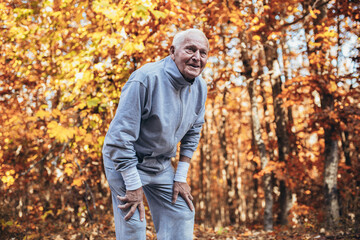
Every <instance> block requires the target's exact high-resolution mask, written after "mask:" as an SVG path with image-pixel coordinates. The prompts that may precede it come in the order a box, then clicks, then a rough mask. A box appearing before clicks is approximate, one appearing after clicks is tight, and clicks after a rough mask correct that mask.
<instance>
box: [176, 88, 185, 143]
mask: <svg viewBox="0 0 360 240" xmlns="http://www.w3.org/2000/svg"><path fill="white" fill-rule="evenodd" d="M182 90H183V88H181V89H180V90H179V99H180V121H179V123H178V126H177V127H176V130H175V136H174V138H175V139H174V142H175V146H176V145H177V140H176V135H177V132H178V130H179V128H180V126H181V123H182V120H183V114H184V113H183V111H184V110H183V101H182V99H181V93H182Z"/></svg>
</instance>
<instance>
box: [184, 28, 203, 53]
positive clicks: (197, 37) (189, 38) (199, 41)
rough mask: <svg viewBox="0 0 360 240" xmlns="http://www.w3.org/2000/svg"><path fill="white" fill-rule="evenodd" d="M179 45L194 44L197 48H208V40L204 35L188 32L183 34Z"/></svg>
mask: <svg viewBox="0 0 360 240" xmlns="http://www.w3.org/2000/svg"><path fill="white" fill-rule="evenodd" d="M181 45H183V46H184V45H196V46H198V47H199V48H204V49H206V50H209V41H208V40H207V38H206V37H205V36H203V35H202V34H199V33H196V32H190V33H188V34H186V35H185V37H184V39H183V41H182V42H181Z"/></svg>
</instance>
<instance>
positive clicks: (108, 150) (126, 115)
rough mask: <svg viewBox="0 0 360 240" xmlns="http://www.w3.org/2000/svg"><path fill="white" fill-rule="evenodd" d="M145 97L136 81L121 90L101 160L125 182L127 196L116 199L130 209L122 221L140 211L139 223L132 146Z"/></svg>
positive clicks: (139, 192)
mask: <svg viewBox="0 0 360 240" xmlns="http://www.w3.org/2000/svg"><path fill="white" fill-rule="evenodd" d="M145 96H146V88H145V86H144V85H143V84H142V83H140V82H137V81H132V82H127V83H126V84H125V86H124V87H123V89H122V93H121V97H120V101H119V105H118V108H117V111H116V114H115V117H114V119H113V120H112V122H111V124H110V127H109V130H108V133H107V135H106V137H105V141H104V147H103V156H104V157H106V158H108V159H110V160H111V161H112V162H113V164H114V167H115V169H116V170H117V171H119V172H120V173H121V175H122V177H123V179H124V182H125V187H126V194H125V196H123V197H121V196H118V199H119V200H121V201H123V202H124V203H125V204H124V205H119V208H120V209H128V208H130V211H129V213H128V214H127V215H126V216H125V220H128V219H130V218H131V216H132V215H133V214H134V212H135V211H136V209H137V208H138V209H139V212H140V219H141V220H143V219H144V216H145V211H144V205H143V190H142V183H141V179H140V176H139V173H138V170H137V168H136V164H137V162H138V159H137V156H136V152H135V149H134V142H135V141H136V140H137V139H138V137H139V132H140V122H141V115H142V111H143V108H144V103H145V101H146V100H145Z"/></svg>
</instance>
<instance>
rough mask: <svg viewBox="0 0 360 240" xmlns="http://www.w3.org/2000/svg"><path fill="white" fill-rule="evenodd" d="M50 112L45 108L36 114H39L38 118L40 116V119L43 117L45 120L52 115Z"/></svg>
mask: <svg viewBox="0 0 360 240" xmlns="http://www.w3.org/2000/svg"><path fill="white" fill-rule="evenodd" d="M50 115H51V114H50V112H48V111H44V110H39V111H38V112H37V113H36V114H35V116H37V117H38V118H40V119H42V120H44V119H45V118H48V117H50Z"/></svg>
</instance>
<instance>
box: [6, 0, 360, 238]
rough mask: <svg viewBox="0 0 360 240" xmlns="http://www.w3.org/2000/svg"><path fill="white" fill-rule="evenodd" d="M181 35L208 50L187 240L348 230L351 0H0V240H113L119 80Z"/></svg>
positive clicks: (356, 9)
mask: <svg viewBox="0 0 360 240" xmlns="http://www.w3.org/2000/svg"><path fill="white" fill-rule="evenodd" d="M189 27H195V28H198V29H201V30H202V31H204V33H205V34H206V36H207V37H208V38H209V41H210V46H211V51H210V57H209V60H208V64H207V68H206V69H205V71H204V73H203V77H204V79H205V80H206V81H207V83H208V100H207V104H206V107H207V112H206V119H205V120H206V122H205V124H204V127H203V130H202V137H201V142H200V144H199V148H198V150H197V152H196V153H195V155H194V158H193V160H192V164H191V169H190V172H189V175H188V181H189V183H190V185H191V187H192V192H193V196H194V204H195V208H196V228H195V239H241V238H247V237H250V238H251V237H253V238H256V234H259V233H261V232H262V231H270V233H266V235H265V236H263V238H266V236H267V237H268V238H272V237H273V239H304V238H306V239H309V238H310V237H311V236H318V237H319V238H321V237H324V236H325V237H326V236H331V235H332V234H337V235H336V236H340V235H343V236H346V237H347V239H351V238H354V239H356V238H357V237H359V232H360V230H359V226H360V208H359V207H360V161H359V160H360V87H359V84H360V80H359V64H360V58H359V51H360V38H359V35H360V3H359V1H358V0H347V1H345V0H344V1H343V0H288V1H284V0H262V1H261V0H251V1H250V0H244V1H238V0H226V1H221V0H213V1H207V0H188V1H175V0H132V1H131V0H81V1H80V0H44V1H40V0H39V1H37V0H34V1H29V0H14V1H7V0H2V1H0V49H1V54H0V102H1V104H0V123H1V128H0V180H1V182H0V224H1V228H0V239H44V238H46V239H58V240H59V239H114V236H115V235H114V225H113V215H112V205H111V198H110V191H109V188H108V185H107V182H106V179H105V175H104V171H103V165H102V156H101V148H102V143H103V140H104V136H105V134H106V131H107V129H108V126H109V123H110V121H111V120H112V118H113V117H114V113H115V111H116V107H117V103H118V101H119V97H120V95H121V87H122V86H123V84H124V83H125V82H126V81H127V79H128V77H129V76H130V74H131V73H132V72H133V71H135V70H136V69H138V68H139V67H141V66H143V65H144V64H145V63H148V62H152V61H156V60H159V59H161V58H163V57H165V56H167V55H168V54H169V47H170V44H171V41H172V37H173V36H174V34H175V33H176V32H177V31H178V30H184V29H187V28H189ZM174 163H176V161H175V160H174ZM147 211H148V210H147ZM148 215H149V214H148ZM148 220H149V219H148ZM294 230H296V231H298V233H297V232H294ZM255 231H258V232H255ZM271 231H272V232H271ZM263 233H264V232H263ZM311 233H314V234H320V235H311ZM272 234H273V235H272ZM306 234H307V235H306ZM309 234H310V235H309ZM148 239H155V236H154V231H153V228H152V226H151V223H149V228H148ZM259 239H261V236H260V235H259Z"/></svg>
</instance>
